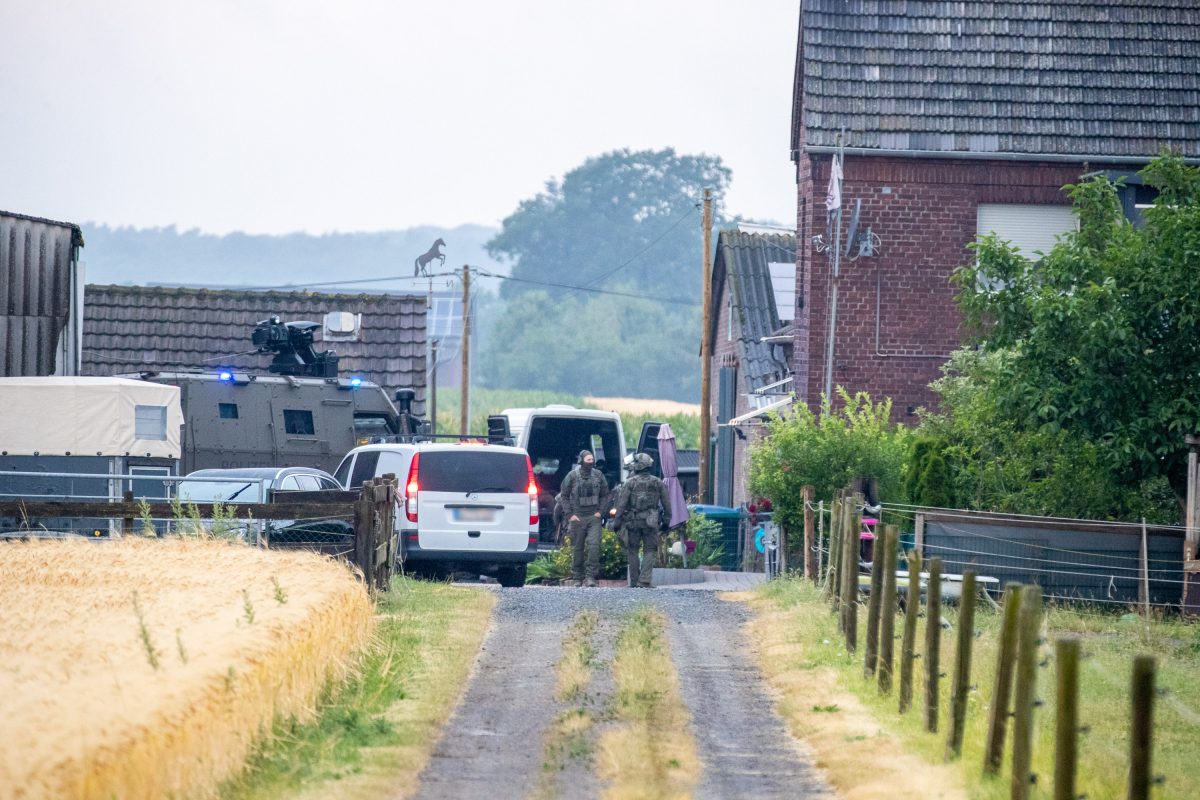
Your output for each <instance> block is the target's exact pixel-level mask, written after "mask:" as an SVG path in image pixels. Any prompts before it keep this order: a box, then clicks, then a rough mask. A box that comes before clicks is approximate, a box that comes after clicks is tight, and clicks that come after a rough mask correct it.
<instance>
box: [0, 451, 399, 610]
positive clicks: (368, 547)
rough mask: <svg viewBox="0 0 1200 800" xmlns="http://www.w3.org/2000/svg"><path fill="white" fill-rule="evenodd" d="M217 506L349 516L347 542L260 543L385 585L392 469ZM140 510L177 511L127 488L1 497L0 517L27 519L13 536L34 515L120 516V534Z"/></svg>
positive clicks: (263, 514) (162, 514)
mask: <svg viewBox="0 0 1200 800" xmlns="http://www.w3.org/2000/svg"><path fill="white" fill-rule="evenodd" d="M184 506H185V508H187V509H188V511H189V512H190V510H191V509H192V508H193V507H194V508H195V509H196V511H195V513H196V515H197V516H198V517H199V518H200V519H202V520H203V519H209V520H211V519H213V516H214V514H213V509H214V504H211V503H190V502H188V503H185V504H184ZM222 509H223V513H224V514H225V515H226V516H229V515H230V514H231V513H232V515H233V516H234V517H236V518H238V519H254V520H309V519H332V518H345V519H347V520H352V523H351V524H352V526H353V534H352V536H353V542H352V543H350V542H347V544H346V545H344V546H338V545H336V544H331V543H330V542H328V541H288V540H275V541H272V540H271V538H270V536H267V537H265V538H264V540H263V541H262V545H263V546H264V547H267V548H270V549H306V550H316V551H318V552H323V553H326V554H327V555H333V556H336V557H340V558H344V559H345V560H347V561H349V562H350V563H352V564H354V565H355V566H356V567H358V569H359V570H360V571H361V572H362V575H363V577H364V579H365V580H366V582H367V585H368V587H369V588H370V589H371V590H372V591H376V590H380V589H387V587H388V584H389V582H390V580H391V575H392V569H393V567H394V566H395V563H396V560H397V558H398V557H399V552H398V549H397V548H399V546H400V541H399V538H398V537H397V536H394V535H393V529H394V525H395V512H396V477H395V476H394V475H385V476H383V477H382V478H379V479H377V480H370V481H367V482H366V483H364V484H363V486H362V489H361V490H360V491H318V492H297V491H289V492H272V493H271V502H269V503H239V504H230V505H224V506H222ZM145 514H148V515H149V516H150V517H151V518H152V519H155V520H160V519H167V520H171V519H174V518H175V517H176V507H175V506H173V505H172V504H171V503H167V502H161V501H160V502H153V503H143V502H138V501H135V500H134V499H133V495H132V493H131V492H126V493H125V497H124V499H123V500H120V501H104V500H94V501H75V500H62V501H58V500H54V501H49V500H37V501H27V500H3V501H0V517H16V518H18V519H22V520H27V521H28V525H27V526H26V530H25V531H18V532H16V535H17V536H20V535H21V534H22V533H27V534H28V535H30V536H35V535H38V533H37V520H39V519H100V520H112V521H119V525H118V527H119V529H120V530H121V531H122V532H123V533H124V534H125V535H139V532H140V520H141V518H142V517H143V516H144V515H145ZM348 538H349V535H348V536H347V539H348ZM351 544H352V546H351Z"/></svg>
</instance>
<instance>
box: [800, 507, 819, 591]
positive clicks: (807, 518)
mask: <svg viewBox="0 0 1200 800" xmlns="http://www.w3.org/2000/svg"><path fill="white" fill-rule="evenodd" d="M801 494H802V496H803V498H804V577H805V578H808V579H809V580H810V581H812V580H816V579H817V570H816V567H815V566H814V565H813V498H814V497H815V496H816V489H814V488H813V487H811V486H805V487H804V488H803V489H802V490H801Z"/></svg>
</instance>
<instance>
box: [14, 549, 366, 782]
mask: <svg viewBox="0 0 1200 800" xmlns="http://www.w3.org/2000/svg"><path fill="white" fill-rule="evenodd" d="M0 609H2V612H0V709H2V711H0V741H3V742H4V747H3V749H2V750H0V798H5V799H7V798H14V799H15V798H22V799H23V798H50V797H53V798H60V797H61V798H105V800H107V799H108V798H113V797H118V798H123V799H124V798H163V797H211V796H213V795H214V794H215V792H216V787H217V784H218V783H219V781H220V780H222V779H223V778H225V777H228V776H229V775H231V774H233V773H235V772H236V771H238V770H239V769H240V768H241V766H242V765H243V763H244V762H245V759H246V757H247V755H248V754H249V753H250V751H251V748H252V747H253V746H254V744H255V742H256V740H257V738H258V737H260V736H262V735H264V733H263V732H264V731H270V730H271V721H272V719H274V718H275V717H276V716H277V715H279V716H294V717H297V718H299V719H306V718H308V717H310V716H311V715H312V713H313V710H314V705H315V703H316V701H317V699H318V697H319V695H320V693H321V691H322V688H323V687H325V686H326V685H327V684H328V682H329V681H330V680H337V679H340V678H342V677H344V676H345V675H346V674H347V672H348V671H349V670H350V669H352V666H353V663H354V660H353V656H354V654H355V652H356V651H358V650H360V649H361V648H363V647H364V646H365V645H366V644H367V642H368V640H369V638H370V635H371V631H372V605H371V602H370V599H369V598H368V596H367V594H366V591H365V589H364V588H363V586H362V585H361V584H360V583H359V582H358V581H357V580H356V579H355V577H354V575H353V574H352V573H351V572H350V571H349V570H348V569H347V568H346V567H345V566H344V565H342V564H339V563H337V562H334V561H332V560H330V559H328V558H324V557H321V556H317V555H314V554H311V553H303V552H295V551H291V552H273V551H264V550H258V549H255V548H251V547H245V546H241V545H236V544H228V543H223V542H217V541H183V540H138V539H131V538H127V539H124V540H121V541H111V542H103V543H99V542H90V541H86V540H84V541H53V542H31V543H9V544H4V545H2V546H0Z"/></svg>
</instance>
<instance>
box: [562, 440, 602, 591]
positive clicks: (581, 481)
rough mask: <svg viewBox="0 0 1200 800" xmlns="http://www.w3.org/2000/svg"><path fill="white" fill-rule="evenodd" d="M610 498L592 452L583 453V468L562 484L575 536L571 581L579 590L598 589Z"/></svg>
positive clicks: (564, 500) (573, 472) (581, 455)
mask: <svg viewBox="0 0 1200 800" xmlns="http://www.w3.org/2000/svg"><path fill="white" fill-rule="evenodd" d="M607 497H608V481H606V480H605V479H604V474H603V473H602V472H600V470H598V469H596V457H595V456H594V455H593V454H592V451H590V450H583V451H581V452H580V453H579V466H577V467H575V469H573V470H571V472H570V474H569V475H567V477H566V478H565V479H564V480H563V484H562V507H563V514H565V515H566V517H567V529H568V531H569V532H570V535H571V547H572V549H573V551H574V552H573V553H572V558H571V577H572V579H573V580H574V583H575V585H576V586H595V585H596V576H597V575H598V574H600V513H601V509H602V508H604V501H605V499H606V498H607Z"/></svg>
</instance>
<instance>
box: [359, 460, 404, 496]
mask: <svg viewBox="0 0 1200 800" xmlns="http://www.w3.org/2000/svg"><path fill="white" fill-rule="evenodd" d="M378 463H379V451H378V450H366V451H364V452H362V453H359V454H358V458H356V459H354V475H353V476H352V477H351V478H350V483H348V484H347V485H346V488H347V489H357V488H358V487H360V486H362V485H363V481H367V480H370V479H371V478H374V477H375V465H376V464H378ZM400 480H404V479H403V478H401V479H400Z"/></svg>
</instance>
